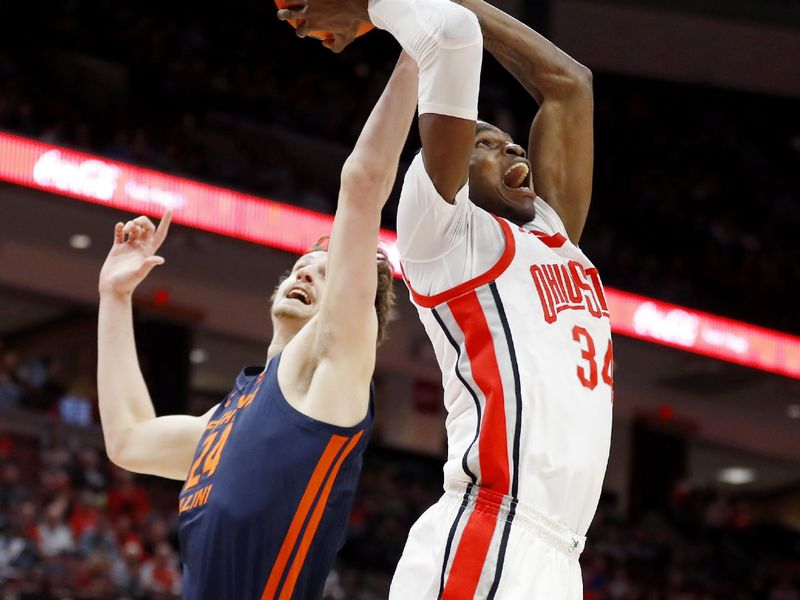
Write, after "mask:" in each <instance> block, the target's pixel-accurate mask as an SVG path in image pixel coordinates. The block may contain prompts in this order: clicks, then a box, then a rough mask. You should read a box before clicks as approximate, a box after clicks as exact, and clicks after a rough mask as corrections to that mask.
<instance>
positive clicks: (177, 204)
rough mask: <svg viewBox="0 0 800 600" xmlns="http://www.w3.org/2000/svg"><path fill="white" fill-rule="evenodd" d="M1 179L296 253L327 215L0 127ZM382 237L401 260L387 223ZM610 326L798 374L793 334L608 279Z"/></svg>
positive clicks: (323, 226)
mask: <svg viewBox="0 0 800 600" xmlns="http://www.w3.org/2000/svg"><path fill="white" fill-rule="evenodd" d="M0 180H4V181H8V182H11V183H15V184H17V185H21V186H25V187H29V188H34V189H39V190H44V191H46V192H50V193H53V194H58V195H61V196H65V197H70V198H75V199H77V200H81V201H84V202H91V203H94V204H102V205H105V206H108V207H111V208H115V209H118V210H124V211H127V212H131V213H135V214H144V215H150V216H154V217H159V216H160V215H161V214H162V213H163V212H164V209H165V208H171V209H172V210H173V211H174V217H173V220H174V221H175V222H176V223H179V224H181V225H185V226H188V227H193V228H196V229H202V230H204V231H210V232H213V233H217V234H221V235H225V236H229V237H233V238H237V239H241V240H246V241H249V242H254V243H257V244H263V245H265V246H270V247H273V248H279V249H281V250H286V251H289V252H296V253H302V252H305V251H306V250H307V249H308V248H310V247H311V246H312V245H313V244H314V243H315V242H316V241H317V240H318V239H319V238H320V237H322V236H324V235H328V234H329V233H330V231H331V228H332V226H333V217H331V216H330V215H323V214H320V213H316V212H313V211H309V210H305V209H302V208H298V207H295V206H290V205H287V204H282V203H279V202H274V201H272V200H266V199H264V198H258V197H256V196H250V195H248V194H242V193H239V192H234V191H231V190H226V189H224V188H220V187H215V186H211V185H206V184H203V183H199V182H196V181H192V180H189V179H184V178H182V177H175V176H172V175H166V174H164V173H159V172H157V171H153V170H150V169H144V168H142V167H137V166H133V165H128V164H125V163H121V162H117V161H112V160H107V159H105V158H101V157H98V156H93V155H91V154H85V153H82V152H75V151H74V150H68V149H65V148H60V147H58V146H53V145H50V144H43V143H41V142H37V141H34V140H30V139H27V138H23V137H18V136H14V135H9V134H3V133H0ZM380 239H381V241H382V242H384V244H385V245H386V246H387V248H388V250H389V254H390V257H391V259H392V261H393V263H394V264H395V266H397V265H398V260H397V259H398V257H397V251H396V249H395V247H394V244H395V241H396V239H397V236H396V235H395V233H394V232H392V231H388V230H381V232H380ZM606 299H607V302H608V306H609V309H610V312H611V325H612V329H613V330H614V331H615V332H616V333H621V334H623V335H627V336H630V337H634V338H638V339H642V340H646V341H649V342H653V343H656V344H661V345H664V346H670V347H673V348H680V349H682V350H686V351H688V352H694V353H697V354H703V355H706V356H711V357H714V358H717V359H720V360H724V361H728V362H733V363H737V364H740V365H745V366H748V367H753V368H756V369H761V370H764V371H769V372H772V373H778V374H781V375H786V376H787V377H793V378H795V379H800V338H798V337H795V336H791V335H787V334H785V333H780V332H778V331H772V330H769V329H764V328H762V327H756V326H754V325H749V324H747V323H741V322H738V321H733V320H731V319H725V318H722V317H717V316H715V315H711V314H708V313H703V312H699V311H695V310H690V309H687V308H683V307H680V306H676V305H673V304H668V303H666V302H661V301H658V300H653V299H650V298H646V297H644V296H637V295H634V294H629V293H627V292H622V291H619V290H615V289H612V288H606Z"/></svg>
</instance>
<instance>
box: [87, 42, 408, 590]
mask: <svg viewBox="0 0 800 600" xmlns="http://www.w3.org/2000/svg"><path fill="white" fill-rule="evenodd" d="M416 98H417V69H416V66H415V64H414V62H413V61H411V60H410V59H408V58H407V57H401V59H400V61H399V62H398V65H397V67H396V69H395V71H394V73H393V75H392V78H391V79H390V81H389V83H388V85H387V87H386V89H385V91H384V93H383V95H382V96H381V98H380V100H379V101H378V103H377V105H376V106H375V108H374V109H373V111H372V114H371V115H370V117H369V119H368V121H367V123H366V125H365V126H364V129H363V131H362V133H361V136H360V137H359V139H358V142H357V143H356V146H355V148H354V150H353V152H352V153H351V154H350V156H349V158H348V159H347V161H346V162H345V164H344V167H343V170H342V179H341V189H340V192H339V200H338V206H337V210H336V217H335V219H334V223H333V232H332V234H331V243H330V246H329V249H328V250H327V251H321V250H317V251H311V252H309V253H307V254H304V255H303V256H301V257H300V259H299V260H298V261H297V262H296V263H295V264H294V266H293V267H292V269H291V272H290V273H289V274H288V276H287V277H286V278H284V279H283V280H282V281H281V282H280V284H279V285H278V287H277V289H276V290H275V293H274V296H273V299H272V304H271V315H272V324H273V336H272V340H271V342H270V344H269V348H268V349H267V361H266V365H265V366H259V367H255V368H245V369H244V370H243V371H242V372H241V373H240V374H239V376H238V377H237V379H236V382H235V385H234V388H233V390H232V391H231V393H230V394H229V395H228V396H227V397H226V398H225V399H224V400H223V401H222V402H221V403H220V404H219V405H218V406H216V407H214V408H213V409H211V410H210V411H208V412H207V413H206V414H205V415H203V416H201V417H192V416H183V415H180V416H179V415H172V416H163V417H156V414H155V411H154V409H153V404H152V402H151V400H150V396H149V394H148V391H147V388H146V385H145V382H144V380H143V378H142V375H141V372H140V370H139V363H138V360H137V356H136V348H135V342H134V334H133V325H132V315H131V295H132V293H133V291H134V289H135V288H136V286H137V285H138V284H139V283H140V282H141V281H142V280H143V279H144V278H145V277H146V276H147V274H148V273H149V272H150V271H151V270H152V269H153V267H155V266H156V265H160V264H162V263H163V262H164V259H163V258H161V257H160V256H157V255H156V252H157V251H158V249H159V247H160V246H161V244H162V243H163V242H164V239H165V238H166V235H167V229H168V226H169V222H170V213H169V212H168V213H166V215H165V216H164V218H163V219H162V221H161V223H160V224H159V226H158V228H156V227H155V226H154V225H153V223H151V222H150V220H149V219H147V218H146V217H139V218H137V219H134V220H132V221H128V222H127V223H125V224H123V223H118V224H117V226H116V228H115V232H114V245H113V247H112V248H111V251H110V252H109V255H108V258H107V259H106V262H105V264H104V265H103V268H102V271H101V273H100V283H99V291H100V314H99V326H98V346H99V350H98V355H99V360H98V389H99V397H100V416H101V419H102V425H103V433H104V435H105V441H106V449H107V452H108V455H109V457H110V458H111V460H112V461H113V462H114V463H116V464H117V465H119V466H121V467H123V468H125V469H128V470H130V471H135V472H138V473H146V474H151V475H158V476H161V477H167V478H171V479H178V480H181V481H185V484H184V487H183V490H182V492H181V494H180V502H179V513H180V515H179V534H180V541H181V558H182V562H183V597H184V598H186V599H187V600H222V599H225V598H229V599H235V600H259V599H261V600H273V599H280V600H290V599H294V600H313V599H315V598H319V597H320V596H321V595H322V589H323V585H324V582H325V577H326V575H327V573H328V571H329V570H330V567H331V565H332V563H333V560H334V557H335V555H336V552H337V551H338V550H339V548H340V547H341V545H342V543H343V542H344V538H345V533H346V528H347V521H348V516H349V513H350V508H351V505H352V501H353V496H354V494H355V489H356V483H357V479H358V475H359V472H360V468H361V461H362V453H363V450H364V447H365V445H366V443H367V438H368V436H369V431H370V428H371V424H372V386H371V378H372V373H373V370H374V366H375V350H376V342H377V341H379V340H380V339H381V336H382V335H383V328H384V326H385V324H386V318H387V315H388V310H389V307H390V304H391V303H390V297H391V282H392V273H391V269H390V268H389V266H388V264H386V261H385V260H380V259H379V261H378V268H377V269H376V248H377V243H378V227H379V223H380V213H381V207H382V206H383V204H384V202H385V201H386V199H387V198H388V196H389V193H390V191H391V189H392V184H393V182H394V178H395V174H396V171H397V164H398V160H399V156H400V152H401V150H402V148H403V145H404V143H405V139H406V136H407V134H408V129H409V126H410V124H411V120H412V118H413V115H414V107H415V105H416ZM376 289H377V296H376Z"/></svg>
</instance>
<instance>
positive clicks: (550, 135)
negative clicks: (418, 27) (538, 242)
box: [456, 0, 594, 244]
mask: <svg viewBox="0 0 800 600" xmlns="http://www.w3.org/2000/svg"><path fill="white" fill-rule="evenodd" d="M456 1H457V2H459V3H460V4H462V5H463V6H465V7H466V8H469V9H470V10H471V11H472V12H474V13H475V14H476V15H477V16H478V20H479V22H480V25H481V29H482V31H483V36H484V45H485V47H486V49H487V50H488V51H489V52H491V53H492V55H494V57H495V58H497V60H498V61H500V63H501V64H502V65H503V66H504V67H505V68H506V69H507V70H508V71H509V72H510V73H511V74H512V75H514V77H516V78H517V80H518V81H519V82H520V83H521V84H522V85H523V86H524V87H525V89H526V90H527V91H528V92H529V93H530V94H531V96H533V98H534V99H535V100H536V102H537V103H538V104H539V105H540V107H539V111H538V112H537V114H536V118H535V119H534V120H533V125H532V126H531V131H530V139H529V145H528V153H529V158H530V160H531V168H532V171H533V182H534V185H535V186H536V191H537V192H538V193H539V195H541V197H542V198H543V199H544V200H545V201H546V202H547V203H548V204H550V205H551V206H552V207H553V208H554V209H555V210H556V212H557V213H558V215H559V216H560V217H561V220H562V221H563V222H564V225H565V227H566V228H567V233H568V234H569V237H570V239H571V240H572V242H574V243H576V244H577V243H578V240H579V239H580V236H581V232H582V231H583V226H584V224H585V223H586V216H587V214H588V212H589V203H590V201H591V196H592V171H593V166H594V128H593V114H594V104H593V95H592V75H591V72H590V71H589V69H587V68H586V67H584V66H583V65H581V64H580V63H578V62H577V61H575V60H574V59H572V58H571V57H570V56H569V55H567V54H566V53H565V52H563V51H562V50H560V49H558V48H557V47H556V46H555V45H554V44H553V43H552V42H550V41H549V40H547V39H545V38H544V37H543V36H541V35H539V34H538V33H536V32H535V31H534V30H533V29H531V28H530V27H528V26H527V25H525V24H523V23H521V22H519V21H518V20H517V19H515V18H513V17H511V16H509V15H507V14H506V13H504V12H503V11H501V10H499V9H497V8H495V7H494V6H491V5H490V4H488V3H486V2H484V0H456Z"/></svg>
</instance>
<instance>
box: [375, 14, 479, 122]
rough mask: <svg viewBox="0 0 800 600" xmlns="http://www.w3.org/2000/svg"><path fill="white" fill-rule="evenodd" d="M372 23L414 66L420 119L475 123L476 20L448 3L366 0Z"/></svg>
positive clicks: (476, 92) (477, 36) (477, 44)
mask: <svg viewBox="0 0 800 600" xmlns="http://www.w3.org/2000/svg"><path fill="white" fill-rule="evenodd" d="M369 16H370V20H371V21H372V23H373V24H374V25H375V26H376V27H378V28H380V29H385V30H386V31H388V32H389V33H391V34H392V35H393V36H394V37H395V39H397V41H398V42H399V43H400V45H401V46H402V47H403V49H404V50H405V51H406V52H407V53H408V54H409V55H410V56H411V57H412V58H413V59H414V60H415V61H416V62H417V65H418V67H419V114H420V115H423V114H425V113H436V114H440V115H447V116H451V117H459V118H461V119H469V120H472V121H474V120H476V119H477V118H478V91H479V88H480V77H481V60H482V58H483V36H482V34H481V28H480V25H479V23H478V18H477V17H476V16H475V15H474V14H473V13H472V12H471V11H469V10H467V9H466V8H464V7H463V6H459V5H457V4H453V3H452V2H451V1H450V0H370V2H369Z"/></svg>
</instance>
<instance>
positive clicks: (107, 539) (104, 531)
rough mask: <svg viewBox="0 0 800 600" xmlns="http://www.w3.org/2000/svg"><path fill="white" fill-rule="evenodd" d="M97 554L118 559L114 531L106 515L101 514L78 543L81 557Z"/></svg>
mask: <svg viewBox="0 0 800 600" xmlns="http://www.w3.org/2000/svg"><path fill="white" fill-rule="evenodd" d="M96 552H100V553H101V554H103V555H104V556H106V557H109V558H116V557H117V554H118V546H117V539H116V536H115V535H114V530H113V529H112V527H111V522H110V521H109V519H108V517H107V516H106V515H105V514H104V513H100V514H99V515H98V516H97V519H96V520H95V522H94V524H93V525H92V526H91V527H88V528H87V529H85V530H84V531H83V533H82V534H81V536H80V540H79V542H78V554H80V556H83V557H87V556H89V555H91V554H94V553H96Z"/></svg>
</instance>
